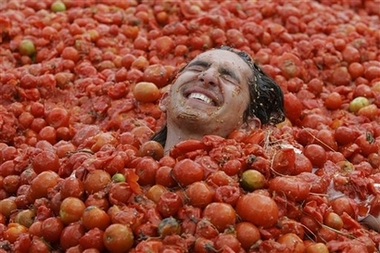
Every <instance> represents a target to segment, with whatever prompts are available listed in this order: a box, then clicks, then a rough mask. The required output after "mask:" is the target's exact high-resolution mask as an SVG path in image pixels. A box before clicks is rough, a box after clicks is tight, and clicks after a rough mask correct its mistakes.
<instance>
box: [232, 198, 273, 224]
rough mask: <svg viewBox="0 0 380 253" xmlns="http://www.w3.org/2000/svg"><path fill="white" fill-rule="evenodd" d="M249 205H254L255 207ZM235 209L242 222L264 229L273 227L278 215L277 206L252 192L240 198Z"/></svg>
mask: <svg viewBox="0 0 380 253" xmlns="http://www.w3.org/2000/svg"><path fill="white" fill-rule="evenodd" d="M250 203H255V206H252V205H250ZM235 209H236V213H237V214H238V215H239V216H240V217H241V218H242V219H243V221H248V222H252V223H253V224H254V225H256V226H263V227H265V228H268V227H271V226H273V225H274V224H275V223H276V222H277V219H278V215H279V209H278V206H277V204H276V203H275V202H274V200H273V199H272V198H270V197H268V196H265V195H262V194H259V193H254V192H252V193H248V194H245V195H242V196H240V198H239V200H238V202H237V203H236V207H235Z"/></svg>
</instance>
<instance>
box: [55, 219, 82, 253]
mask: <svg viewBox="0 0 380 253" xmlns="http://www.w3.org/2000/svg"><path fill="white" fill-rule="evenodd" d="M84 234H85V227H84V226H83V225H82V224H81V223H80V222H74V223H71V224H69V225H68V226H66V227H65V228H64V229H63V230H62V233H61V236H60V239H59V244H60V245H61V247H62V248H63V249H65V250H66V249H68V248H70V247H73V246H76V245H78V244H79V240H80V238H81V237H82V236H83V235H84Z"/></svg>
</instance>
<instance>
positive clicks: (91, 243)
mask: <svg viewBox="0 0 380 253" xmlns="http://www.w3.org/2000/svg"><path fill="white" fill-rule="evenodd" d="M103 235H104V231H103V230H100V229H99V228H93V229H90V230H88V231H87V232H86V233H85V234H84V235H83V236H82V237H81V238H80V239H79V245H80V246H81V248H83V249H90V248H94V249H97V250H99V251H100V252H102V251H104V249H105V247H104V243H103Z"/></svg>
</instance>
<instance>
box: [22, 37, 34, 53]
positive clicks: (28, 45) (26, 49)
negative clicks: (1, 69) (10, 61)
mask: <svg viewBox="0 0 380 253" xmlns="http://www.w3.org/2000/svg"><path fill="white" fill-rule="evenodd" d="M18 51H19V52H20V54H22V55H27V56H32V55H34V54H35V53H36V47H35V46H34V43H33V41H31V40H28V39H25V40H22V41H21V43H20V45H19V46H18Z"/></svg>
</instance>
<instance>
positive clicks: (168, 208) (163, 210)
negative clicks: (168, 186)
mask: <svg viewBox="0 0 380 253" xmlns="http://www.w3.org/2000/svg"><path fill="white" fill-rule="evenodd" d="M182 205H183V203H182V199H181V197H180V196H179V195H178V194H177V193H175V192H165V193H163V194H162V195H161V197H160V199H159V201H158V203H157V210H158V211H159V212H160V214H161V215H162V216H163V217H169V216H174V215H175V214H176V213H177V212H178V210H179V209H180V208H181V207H182Z"/></svg>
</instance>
